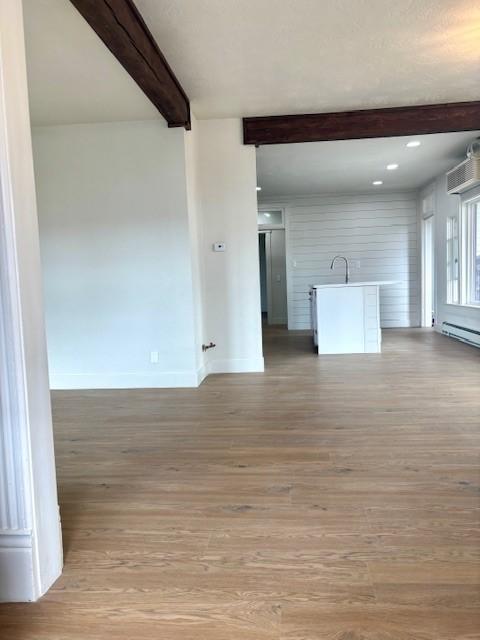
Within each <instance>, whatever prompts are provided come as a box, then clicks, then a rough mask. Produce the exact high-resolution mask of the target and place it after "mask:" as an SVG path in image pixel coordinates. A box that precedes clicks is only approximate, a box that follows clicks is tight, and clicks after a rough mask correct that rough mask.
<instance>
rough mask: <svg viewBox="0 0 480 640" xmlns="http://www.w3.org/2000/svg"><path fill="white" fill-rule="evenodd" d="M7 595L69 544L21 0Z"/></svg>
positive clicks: (30, 588) (8, 170)
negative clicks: (58, 470) (58, 475)
mask: <svg viewBox="0 0 480 640" xmlns="http://www.w3.org/2000/svg"><path fill="white" fill-rule="evenodd" d="M0 420H1V421H0V601H28V600H36V599H37V598H39V597H40V596H41V595H42V594H43V593H45V591H46V590H47V589H48V588H49V587H50V586H51V584H52V582H53V581H54V580H55V579H56V578H57V577H58V576H59V575H60V573H61V567H62V549H61V533H60V520H59V515H58V505H57V491H56V479H55V461H54V453H53V437H52V420H51V408H50V396H49V389H48V369H47V354H46V345H45V328H44V317H43V304H42V295H41V268H40V252H39V239H38V224H37V213H36V204H35V184H34V177H33V161H32V146H31V139H30V120H29V112H28V95H27V80H26V69H25V50H24V34H23V16H22V2H21V0H1V2H0Z"/></svg>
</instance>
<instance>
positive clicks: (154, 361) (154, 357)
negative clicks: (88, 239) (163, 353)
mask: <svg viewBox="0 0 480 640" xmlns="http://www.w3.org/2000/svg"><path fill="white" fill-rule="evenodd" d="M150 362H151V363H152V364H158V351H150Z"/></svg>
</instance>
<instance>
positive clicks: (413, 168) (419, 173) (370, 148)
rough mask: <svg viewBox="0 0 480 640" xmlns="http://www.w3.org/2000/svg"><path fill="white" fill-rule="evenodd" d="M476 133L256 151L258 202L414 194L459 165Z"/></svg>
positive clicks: (263, 148)
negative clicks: (391, 168)
mask: <svg viewBox="0 0 480 640" xmlns="http://www.w3.org/2000/svg"><path fill="white" fill-rule="evenodd" d="M479 133H480V132H475V131H470V132H462V133H440V134H434V135H428V136H415V137H414V138H413V137H407V138H403V137H402V138H375V139H371V140H346V141H336V142H310V143H308V144H286V145H271V146H264V147H260V148H259V149H257V184H258V185H259V186H261V188H262V191H261V193H260V194H259V200H265V199H268V198H271V197H272V196H283V195H309V194H318V193H366V192H369V191H376V192H379V191H380V192H381V191H382V190H385V191H392V190H397V189H417V188H419V187H422V186H423V185H425V184H426V183H427V182H429V181H430V180H431V179H432V178H434V177H435V176H437V175H439V174H441V173H443V172H444V171H447V170H448V169H451V168H452V167H453V166H454V165H455V164H456V163H457V162H459V161H460V160H462V159H463V158H464V157H465V151H466V148H467V146H468V143H469V142H471V141H472V140H473V139H474V138H475V137H476V136H477V135H479ZM412 139H415V140H419V141H421V145H420V146H419V147H416V148H408V147H406V143H407V142H408V141H409V140H412ZM390 163H397V164H398V165H399V167H398V169H396V170H395V171H388V170H387V168H386V166H387V164H390ZM374 180H382V181H383V185H381V186H377V187H374V186H373V185H372V182H373V181H374Z"/></svg>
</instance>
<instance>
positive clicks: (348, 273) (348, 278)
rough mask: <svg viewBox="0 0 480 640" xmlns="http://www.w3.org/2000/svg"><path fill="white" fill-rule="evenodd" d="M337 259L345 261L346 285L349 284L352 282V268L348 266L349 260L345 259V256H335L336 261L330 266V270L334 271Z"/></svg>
mask: <svg viewBox="0 0 480 640" xmlns="http://www.w3.org/2000/svg"><path fill="white" fill-rule="evenodd" d="M337 258H340V260H345V284H348V281H349V280H350V267H349V265H348V260H347V259H346V258H345V256H335V257H334V259H333V260H332V264H331V265H330V269H333V267H334V266H335V260H336V259H337Z"/></svg>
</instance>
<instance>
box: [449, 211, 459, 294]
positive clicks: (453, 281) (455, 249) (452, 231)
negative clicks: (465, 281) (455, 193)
mask: <svg viewBox="0 0 480 640" xmlns="http://www.w3.org/2000/svg"><path fill="white" fill-rule="evenodd" d="M459 249H460V247H459V237H458V217H457V216H451V217H449V218H447V302H448V303H450V304H458V302H459V294H460V288H459V284H460V269H459Z"/></svg>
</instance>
